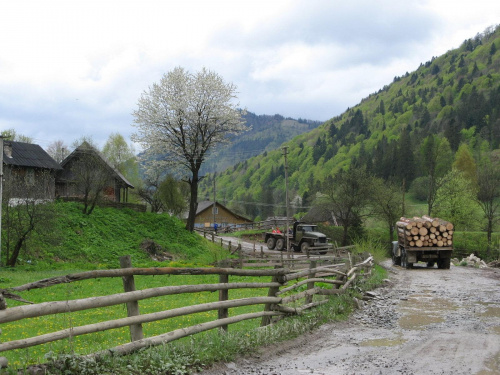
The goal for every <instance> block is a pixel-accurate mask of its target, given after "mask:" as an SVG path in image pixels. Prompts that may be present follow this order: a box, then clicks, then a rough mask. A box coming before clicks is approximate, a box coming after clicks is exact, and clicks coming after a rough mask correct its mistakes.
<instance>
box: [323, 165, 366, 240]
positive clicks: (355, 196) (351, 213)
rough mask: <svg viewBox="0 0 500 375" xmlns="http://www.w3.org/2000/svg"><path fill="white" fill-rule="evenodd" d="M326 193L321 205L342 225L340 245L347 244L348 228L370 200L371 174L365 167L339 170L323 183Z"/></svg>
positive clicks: (358, 217)
mask: <svg viewBox="0 0 500 375" xmlns="http://www.w3.org/2000/svg"><path fill="white" fill-rule="evenodd" d="M322 190H323V193H324V194H326V196H325V199H324V202H322V204H323V205H326V206H327V207H329V208H330V209H331V210H332V211H333V212H334V214H335V216H336V217H337V219H339V220H340V221H341V222H342V225H343V227H344V232H343V237H342V245H346V244H347V240H348V232H349V228H351V227H352V226H353V225H355V224H356V223H357V222H359V220H360V218H361V216H362V211H363V209H364V208H365V207H366V206H367V205H368V203H369V201H370V195H371V192H372V183H371V176H370V175H369V174H368V172H367V171H366V169H365V168H350V169H349V170H347V171H344V170H340V172H338V173H337V174H336V175H335V177H331V176H329V177H328V178H327V179H326V180H325V182H324V183H323V189H322Z"/></svg>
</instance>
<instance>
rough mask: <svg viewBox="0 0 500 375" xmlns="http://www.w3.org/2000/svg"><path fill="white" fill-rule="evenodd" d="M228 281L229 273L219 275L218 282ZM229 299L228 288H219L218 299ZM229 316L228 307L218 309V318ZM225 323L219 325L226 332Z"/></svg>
mask: <svg viewBox="0 0 500 375" xmlns="http://www.w3.org/2000/svg"><path fill="white" fill-rule="evenodd" d="M228 282H229V275H219V283H220V284H223V283H228ZM228 299H229V290H228V289H221V290H219V301H227V300H228ZM228 316H229V309H228V308H223V309H219V310H218V311H217V317H218V318H219V319H225V318H227V317H228ZM227 327H228V326H227V324H225V325H223V326H221V327H220V329H221V330H222V331H225V332H227Z"/></svg>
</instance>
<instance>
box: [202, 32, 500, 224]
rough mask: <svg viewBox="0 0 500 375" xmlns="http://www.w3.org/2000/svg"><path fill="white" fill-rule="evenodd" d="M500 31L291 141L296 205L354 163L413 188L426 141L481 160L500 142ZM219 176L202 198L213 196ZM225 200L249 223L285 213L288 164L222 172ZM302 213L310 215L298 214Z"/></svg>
mask: <svg viewBox="0 0 500 375" xmlns="http://www.w3.org/2000/svg"><path fill="white" fill-rule="evenodd" d="M499 49H500V27H496V28H491V30H490V31H488V32H486V33H484V34H481V35H478V36H476V37H475V38H473V39H469V40H466V41H464V43H463V44H462V45H461V46H460V47H459V48H457V49H454V50H451V51H448V52H447V53H445V54H444V55H442V56H439V57H433V58H432V59H431V60H430V61H428V62H426V63H425V64H421V65H420V67H419V68H418V69H417V70H416V71H414V72H412V73H406V74H405V75H404V76H402V77H395V78H394V81H393V82H392V83H391V84H389V85H387V86H384V87H383V88H382V89H380V90H379V91H378V92H376V93H374V94H372V95H370V96H369V97H367V98H365V99H363V100H362V101H361V103H359V104H358V105H357V106H355V107H354V108H350V109H348V110H347V111H346V112H344V113H343V114H341V115H339V116H337V117H334V118H332V119H330V120H329V121H327V122H325V123H324V124H322V125H321V126H320V127H318V128H316V129H314V130H312V131H310V132H308V133H305V134H301V135H298V136H296V137H295V138H293V139H292V140H291V141H289V142H286V145H287V146H288V147H289V149H288V152H289V154H288V162H289V163H288V164H289V170H288V175H289V189H290V192H291V199H292V200H293V199H294V197H298V198H297V204H298V206H307V205H308V204H310V200H309V198H310V197H311V196H312V195H313V194H314V193H315V192H316V191H318V190H319V186H320V184H321V182H322V181H324V179H325V178H326V176H329V175H334V174H335V173H336V172H337V171H338V170H339V169H340V168H347V167H349V165H351V163H357V164H359V165H366V166H367V167H368V169H369V170H371V171H372V173H373V174H375V175H377V176H380V177H383V178H385V179H393V180H398V181H402V180H403V179H405V181H406V186H407V187H408V186H410V185H411V182H412V181H413V180H414V179H415V178H417V177H419V176H422V175H423V173H424V171H422V170H421V168H420V167H419V162H418V159H419V157H420V156H421V154H422V151H423V150H422V148H423V140H424V139H425V138H426V137H428V136H429V135H432V134H435V135H440V136H442V137H446V139H447V140H448V142H449V144H450V146H451V149H452V151H453V152H455V151H456V150H457V148H458V146H459V145H460V143H461V142H466V143H468V144H469V147H470V148H471V149H472V150H473V152H474V153H475V154H476V155H477V154H478V153H479V152H482V151H488V150H489V151H491V150H494V149H497V148H498V147H499V144H500V51H499ZM212 178H213V176H209V178H206V179H205V180H204V181H203V186H202V189H201V194H200V195H201V196H206V195H207V194H208V195H209V196H212V190H211V189H212V185H213V180H212ZM216 182H217V184H216V185H217V199H218V200H220V201H222V202H225V203H226V204H227V205H228V206H230V207H232V208H233V209H235V210H237V211H239V212H241V213H242V214H246V215H248V216H249V217H256V216H260V217H266V216H268V215H269V214H276V215H279V214H283V213H284V208H283V205H284V201H285V199H284V158H283V155H282V151H281V150H275V151H271V152H264V153H262V154H260V155H258V156H256V157H253V158H251V159H249V160H247V161H244V162H240V163H239V164H237V165H235V166H234V167H233V168H229V169H227V170H226V171H224V172H222V173H220V174H216ZM297 210H299V211H301V210H302V211H304V210H305V209H301V208H300V207H299V208H297Z"/></svg>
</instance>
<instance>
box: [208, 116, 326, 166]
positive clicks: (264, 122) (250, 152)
mask: <svg viewBox="0 0 500 375" xmlns="http://www.w3.org/2000/svg"><path fill="white" fill-rule="evenodd" d="M243 119H244V120H245V122H246V125H247V126H249V127H250V130H249V131H247V132H245V133H242V134H240V135H238V136H236V137H235V138H234V139H233V140H232V143H231V144H230V145H229V147H227V148H224V149H223V150H221V151H219V152H217V153H216V155H214V156H212V157H209V158H208V159H207V161H206V162H205V164H204V166H203V167H202V168H203V169H202V171H201V173H202V174H204V173H207V172H208V173H210V172H213V171H214V170H217V171H223V170H225V169H226V168H228V167H230V166H233V165H235V164H236V163H238V162H240V161H245V160H247V159H250V158H251V157H252V156H256V155H259V154H261V153H263V152H265V151H271V150H275V149H277V148H278V147H279V146H280V145H281V144H282V143H283V142H286V141H289V140H291V139H292V138H293V137H295V136H297V135H299V134H303V133H306V132H309V131H311V130H312V129H315V128H317V127H318V126H319V125H321V124H322V122H321V121H313V120H305V119H301V118H299V119H297V120H296V119H292V118H284V117H283V116H281V115H274V116H270V115H256V114H255V113H252V112H248V111H247V112H246V113H245V114H244V115H243Z"/></svg>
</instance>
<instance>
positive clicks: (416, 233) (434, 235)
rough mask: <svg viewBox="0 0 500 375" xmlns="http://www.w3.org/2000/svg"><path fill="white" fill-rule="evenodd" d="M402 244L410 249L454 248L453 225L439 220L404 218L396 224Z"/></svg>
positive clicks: (424, 217)
mask: <svg viewBox="0 0 500 375" xmlns="http://www.w3.org/2000/svg"><path fill="white" fill-rule="evenodd" d="M396 226H397V231H398V240H399V243H400V244H406V245H407V246H410V247H449V246H453V228H454V226H453V224H452V223H450V222H449V221H446V220H442V219H439V218H431V217H429V216H427V215H423V216H422V217H413V218H406V217H402V218H400V219H399V221H398V222H396Z"/></svg>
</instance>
